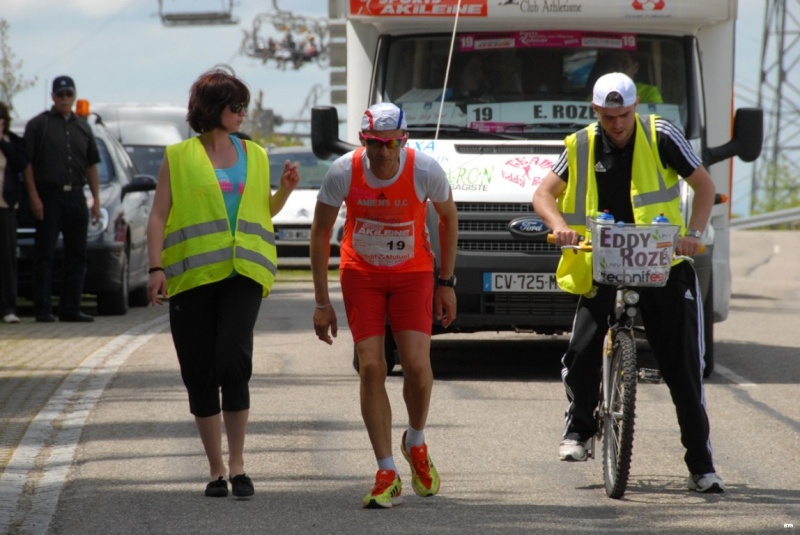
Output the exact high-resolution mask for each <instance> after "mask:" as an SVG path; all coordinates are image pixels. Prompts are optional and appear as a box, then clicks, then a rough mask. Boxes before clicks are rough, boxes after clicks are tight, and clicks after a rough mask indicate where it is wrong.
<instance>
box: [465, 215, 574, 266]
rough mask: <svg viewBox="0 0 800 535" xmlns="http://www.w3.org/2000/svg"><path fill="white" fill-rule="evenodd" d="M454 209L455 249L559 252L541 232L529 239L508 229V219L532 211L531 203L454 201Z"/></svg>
mask: <svg viewBox="0 0 800 535" xmlns="http://www.w3.org/2000/svg"><path fill="white" fill-rule="evenodd" d="M456 208H457V209H458V250H459V251H463V252H491V253H519V254H525V253H539V254H542V253H544V254H553V255H559V254H561V250H560V249H559V248H558V247H557V246H555V245H551V244H549V243H547V241H546V238H545V236H544V235H541V236H536V237H533V238H531V239H530V240H522V239H518V238H514V237H513V236H512V235H511V233H510V232H508V223H509V222H510V221H511V220H512V219H516V218H518V217H522V216H525V215H535V213H534V211H533V206H532V205H531V203H529V202H528V203H456Z"/></svg>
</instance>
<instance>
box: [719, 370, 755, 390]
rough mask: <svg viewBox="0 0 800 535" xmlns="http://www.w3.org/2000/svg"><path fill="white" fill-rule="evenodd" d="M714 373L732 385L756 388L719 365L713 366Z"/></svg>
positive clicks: (753, 384)
mask: <svg viewBox="0 0 800 535" xmlns="http://www.w3.org/2000/svg"><path fill="white" fill-rule="evenodd" d="M714 373H718V374H720V375H721V376H723V377H724V378H725V379H727V380H728V381H730V382H732V383H734V384H735V385H737V386H746V387H756V386H758V385H757V384H755V383H754V382H752V381H750V380H749V379H746V378H745V377H742V376H741V375H739V374H738V373H736V372H734V371H733V370H730V369H728V368H726V367H725V366H720V365H719V364H714Z"/></svg>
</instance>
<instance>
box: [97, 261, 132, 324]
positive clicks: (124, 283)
mask: <svg viewBox="0 0 800 535" xmlns="http://www.w3.org/2000/svg"><path fill="white" fill-rule="evenodd" d="M128 271H129V270H128V255H127V253H126V254H124V255H122V268H121V269H120V274H119V275H120V285H119V289H118V290H116V291H114V292H103V293H99V294H97V313H98V314H100V315H101V316H123V315H125V314H127V312H128V299H129V295H128V293H129V281H128V276H129V273H128Z"/></svg>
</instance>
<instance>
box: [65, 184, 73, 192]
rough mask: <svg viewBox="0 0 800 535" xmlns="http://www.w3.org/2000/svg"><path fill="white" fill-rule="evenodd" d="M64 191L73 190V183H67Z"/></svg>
mask: <svg viewBox="0 0 800 535" xmlns="http://www.w3.org/2000/svg"><path fill="white" fill-rule="evenodd" d="M64 191H72V184H65V185H64Z"/></svg>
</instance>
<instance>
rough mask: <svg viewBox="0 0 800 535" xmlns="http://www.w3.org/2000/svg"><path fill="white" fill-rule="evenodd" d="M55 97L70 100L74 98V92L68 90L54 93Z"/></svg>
mask: <svg viewBox="0 0 800 535" xmlns="http://www.w3.org/2000/svg"><path fill="white" fill-rule="evenodd" d="M56 96H57V97H58V98H64V97H67V98H72V97H74V96H75V92H74V91H69V90H65V91H59V92H58V93H56Z"/></svg>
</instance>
